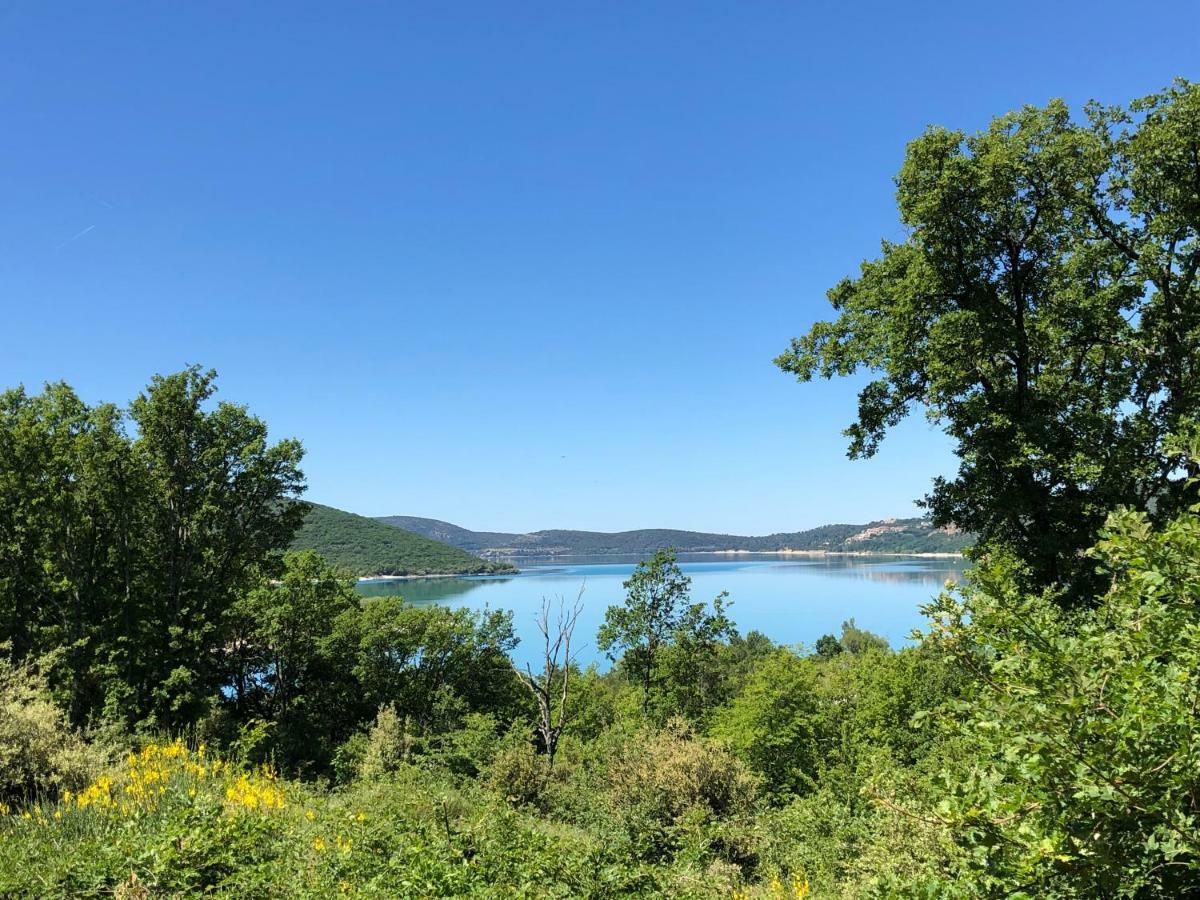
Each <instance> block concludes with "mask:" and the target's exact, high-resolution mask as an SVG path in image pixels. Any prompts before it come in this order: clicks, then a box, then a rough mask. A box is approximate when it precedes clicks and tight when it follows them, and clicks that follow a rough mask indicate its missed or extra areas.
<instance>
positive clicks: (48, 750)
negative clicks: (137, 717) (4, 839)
mask: <svg viewBox="0 0 1200 900" xmlns="http://www.w3.org/2000/svg"><path fill="white" fill-rule="evenodd" d="M107 761H108V760H107V755H106V754H105V753H104V750H103V748H102V747H101V746H100V745H99V744H89V743H87V742H85V741H84V740H83V737H82V736H81V735H80V734H79V733H78V732H76V731H75V730H74V729H73V728H72V727H71V725H70V723H69V722H68V721H67V717H66V715H64V713H63V711H62V710H61V709H59V708H58V707H57V706H56V705H55V704H54V702H53V701H52V700H51V698H50V691H49V689H48V687H47V685H46V681H45V678H44V676H43V675H42V673H41V671H39V670H38V669H37V668H35V667H33V666H32V665H28V664H26V665H19V666H14V665H12V664H10V663H9V662H7V661H6V660H4V659H2V658H0V804H3V805H7V806H10V807H11V806H14V805H16V804H18V803H20V802H28V801H30V800H33V799H34V798H37V797H42V796H55V795H57V794H58V793H59V792H60V791H62V790H64V789H66V790H79V789H80V788H82V787H84V786H86V785H87V784H88V782H90V781H91V780H92V778H94V777H95V776H96V775H97V774H99V772H100V771H102V770H103V768H104V766H105V765H106V763H107Z"/></svg>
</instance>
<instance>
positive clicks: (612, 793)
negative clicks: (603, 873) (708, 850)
mask: <svg viewBox="0 0 1200 900" xmlns="http://www.w3.org/2000/svg"><path fill="white" fill-rule="evenodd" d="M607 775H608V801H609V803H611V804H612V806H613V807H614V808H615V810H616V811H617V814H618V816H619V818H620V821H621V823H622V824H623V826H624V827H625V828H626V829H628V830H629V832H630V833H631V835H632V836H633V838H634V845H635V846H636V847H638V848H641V849H640V852H642V853H645V854H649V855H650V856H659V855H663V854H666V853H668V852H670V851H671V850H672V849H674V848H675V847H677V846H678V844H679V843H680V842H681V841H684V840H687V839H689V838H691V839H695V838H697V837H700V838H701V839H703V838H704V837H705V836H706V834H707V836H708V837H710V838H711V837H712V836H713V835H712V834H711V832H712V829H713V828H714V826H716V825H717V823H718V822H720V821H722V820H737V819H738V818H739V817H741V816H745V815H747V814H748V813H749V812H750V811H751V810H752V809H753V808H754V801H755V797H756V794H757V784H756V781H755V779H754V777H753V776H752V775H751V774H750V772H748V771H747V770H746V769H745V768H744V766H743V765H742V764H741V762H740V761H739V760H738V759H737V758H736V757H734V756H733V755H732V754H730V753H729V752H728V751H727V750H725V749H724V748H723V747H722V746H721V745H720V744H718V743H714V742H710V741H706V740H704V739H702V738H699V737H697V736H696V735H695V734H694V733H693V732H692V731H691V729H690V727H689V726H688V725H687V723H686V722H684V721H683V720H681V719H673V720H671V721H669V722H668V723H667V724H666V726H665V727H664V728H662V729H649V728H646V729H642V730H640V731H638V732H636V733H634V734H632V735H630V736H629V738H628V739H627V740H625V741H622V742H621V743H620V744H619V745H618V746H617V747H616V748H615V753H614V754H613V756H612V758H611V760H610V761H609V763H608V772H607Z"/></svg>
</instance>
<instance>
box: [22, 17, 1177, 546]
mask: <svg viewBox="0 0 1200 900" xmlns="http://www.w3.org/2000/svg"><path fill="white" fill-rule="evenodd" d="M1189 7H1190V11H1189ZM1174 10H1175V11H1174V13H1171V11H1170V10H1169V9H1168V8H1166V7H1164V8H1162V9H1161V10H1160V13H1161V14H1160V15H1154V16H1149V15H1139V14H1136V13H1134V12H1133V11H1132V7H1130V5H1129V4H1128V3H1120V4H1117V3H1110V2H1087V3H1084V2H1071V3H1046V2H1038V3H1025V2H1017V3H1006V4H1003V5H996V4H964V3H956V4H951V3H938V4H933V3H911V2H909V3H887V4H874V3H860V4H844V3H799V2H792V3H783V2H774V3H772V2H740V3H734V2H727V3H701V2H693V3H670V2H650V3H636V4H635V3H613V2H603V3H573V2H565V3H564V2H555V3H456V4H443V3H421V4H414V3H399V2H397V3H370V4H357V3H336V4H335V3H326V4H320V5H312V4H304V3H294V2H289V3H277V4H276V3H267V2H257V3H252V4H247V3H194V4H165V3H157V4H145V5H140V4H124V3H112V4H95V3H88V4H82V3H81V4H77V5H66V4H58V3H53V2H45V3H34V2H22V3H8V4H5V5H4V7H3V9H2V10H0V103H2V107H0V108H2V109H3V113H4V116H3V118H4V137H3V139H2V140H0V173H2V174H0V178H2V179H3V192H2V194H3V197H4V204H3V212H2V214H0V304H3V307H2V309H0V312H2V314H3V315H2V318H0V322H2V323H3V332H2V333H3V342H2V344H0V385H4V386H11V385H14V384H16V383H25V384H26V385H28V386H31V387H36V386H38V385H40V384H41V383H42V382H43V381H46V380H57V379H65V380H66V381H68V382H70V383H71V384H73V385H74V386H75V387H76V388H77V390H79V391H80V393H81V394H83V395H84V396H85V397H86V398H88V399H90V400H114V401H120V402H124V401H126V400H128V399H129V398H130V397H132V396H133V395H134V394H135V393H136V392H137V390H138V389H139V388H140V387H141V386H142V385H143V384H144V383H145V381H146V379H147V378H148V377H149V376H150V375H151V374H152V373H154V372H167V371H174V370H176V369H179V368H180V367H182V366H183V365H185V364H187V363H190V362H199V363H202V364H204V365H206V366H212V367H215V368H216V369H217V370H218V371H219V372H220V375H221V380H220V384H221V396H222V397H223V398H225V399H230V400H234V401H237V402H243V403H247V404H249V405H250V407H251V408H252V409H253V410H254V411H255V412H257V413H258V414H260V415H262V416H263V417H264V418H266V419H267V421H268V422H269V423H270V425H271V427H272V431H273V433H274V434H276V435H278V436H285V435H293V436H297V437H300V438H301V439H302V440H303V441H304V443H305V445H306V447H307V448H308V457H307V460H306V465H305V470H306V472H307V474H308V479H309V485H310V489H309V495H308V496H309V497H310V498H311V499H313V500H317V501H321V502H326V503H330V504H333V505H336V506H340V507H343V508H347V509H351V510H354V511H357V512H361V513H364V514H369V515H385V514H411V515H425V516H432V517H436V518H443V519H448V520H450V521H454V522H457V523H460V524H463V525H466V526H468V527H474V528H481V529H482V528H489V529H512V530H526V529H535V528H547V527H580V528H596V529H611V530H615V529H623V528H635V527H680V528H696V529H705V530H717V531H730V532H739V533H765V532H770V531H779V530H792V529H796V528H802V527H807V526H812V525H817V524H821V523H823V522H829V521H864V520H868V519H872V518H878V517H883V516H887V515H906V514H910V513H911V512H912V511H913V506H912V500H913V499H914V498H916V497H918V496H920V495H921V494H922V493H923V492H924V491H925V490H926V489H927V486H928V484H929V480H930V479H931V478H932V477H933V476H934V475H936V474H939V473H948V472H950V471H952V470H953V465H954V460H953V457H952V455H951V453H950V449H949V445H948V443H947V442H946V440H945V439H944V438H943V437H941V435H940V434H939V433H938V432H937V431H936V430H935V429H933V428H931V427H930V426H929V425H928V424H927V423H926V422H925V421H924V420H923V418H921V417H920V416H919V415H918V416H917V417H915V418H914V419H912V420H910V421H909V422H908V423H906V424H905V425H904V426H902V427H901V428H900V429H899V430H898V431H897V432H896V433H895V434H894V435H893V436H892V437H891V438H890V439H889V440H888V441H887V442H886V443H885V444H884V447H883V450H882V451H881V453H880V454H879V456H878V457H877V458H875V459H874V460H871V461H868V462H855V463H852V462H849V461H847V460H846V459H845V456H844V450H845V440H844V439H843V438H842V437H841V435H840V431H841V429H842V428H843V427H845V425H846V424H847V423H848V422H849V421H850V419H851V418H852V415H853V407H854V395H855V391H856V387H857V386H858V384H857V383H855V382H834V383H820V384H813V385H807V386H802V385H798V384H796V383H794V382H793V381H792V380H791V379H790V378H789V377H787V376H785V375H783V374H782V373H780V372H778V371H777V370H776V369H775V368H774V367H773V366H772V365H771V359H772V358H773V357H774V356H775V355H776V354H777V353H779V352H780V351H781V350H782V349H783V348H784V347H785V345H786V343H787V340H788V338H789V337H790V336H792V335H793V334H797V333H800V332H802V331H803V330H805V329H806V328H807V326H808V325H809V324H811V323H812V322H813V321H815V320H816V319H818V318H822V317H825V316H826V315H827V313H828V307H827V305H826V301H825V297H824V294H825V290H826V289H827V288H828V287H829V286H830V285H832V284H833V283H834V282H835V281H837V280H838V279H839V278H840V277H841V276H843V275H845V274H849V273H851V272H853V271H854V270H855V267H856V266H857V264H858V262H859V261H860V260H861V259H862V258H863V257H865V256H870V255H873V254H874V253H875V252H876V251H877V249H878V245H879V240H880V238H884V237H890V238H896V237H898V236H899V230H898V226H897V221H896V215H895V209H894V203H893V184H892V180H891V179H892V176H893V175H894V173H895V172H896V170H897V169H898V167H899V164H900V162H901V159H902V155H903V149H904V144H905V142H906V141H908V140H909V139H911V138H913V137H914V136H916V135H917V134H919V133H920V132H921V130H922V129H924V128H925V126H926V125H928V124H930V123H938V124H944V125H948V126H952V127H962V128H967V129H973V128H978V127H982V126H984V125H985V124H986V122H987V121H988V119H989V118H990V117H991V116H992V115H995V114H999V113H1002V112H1004V111H1007V110H1008V109H1011V108H1013V107H1015V106H1019V105H1021V104H1023V103H1042V102H1045V101H1046V100H1048V99H1050V98H1051V97H1056V96H1060V97H1064V98H1066V99H1067V100H1068V101H1069V102H1071V103H1072V104H1073V105H1078V104H1080V103H1082V102H1083V101H1084V100H1086V99H1088V98H1091V97H1095V98H1098V99H1101V100H1104V101H1111V102H1119V101H1126V100H1128V99H1129V98H1131V97H1134V96H1138V95H1141V94H1145V93H1149V92H1151V91H1153V90H1155V89H1157V88H1159V87H1162V86H1163V85H1165V84H1166V83H1168V82H1169V81H1170V79H1171V78H1172V77H1174V76H1176V75H1189V76H1192V77H1195V76H1197V75H1198V74H1200V73H1197V72H1196V63H1197V62H1198V61H1200V25H1197V22H1200V15H1197V12H1198V10H1197V7H1196V6H1195V5H1194V4H1184V5H1180V6H1177V7H1174ZM1164 22H1166V23H1167V26H1166V27H1164Z"/></svg>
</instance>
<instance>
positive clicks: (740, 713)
mask: <svg viewBox="0 0 1200 900" xmlns="http://www.w3.org/2000/svg"><path fill="white" fill-rule="evenodd" d="M817 677H818V673H817V668H816V666H814V665H813V663H812V662H811V661H809V660H807V659H803V658H801V657H799V656H796V655H795V654H794V653H792V652H791V651H790V650H783V649H780V650H777V651H775V653H774V654H773V655H772V656H771V657H769V658H768V659H767V660H765V661H764V662H763V663H762V664H761V665H760V666H759V667H758V668H757V669H756V670H755V672H754V675H753V676H751V678H750V680H749V682H748V683H747V684H746V687H745V688H744V689H743V690H742V692H741V693H740V694H739V695H738V696H737V697H736V698H735V699H734V700H733V701H732V702H731V703H730V704H729V705H728V706H727V707H725V708H724V709H722V710H721V711H720V712H718V713H717V715H716V718H715V719H714V721H713V726H712V733H713V734H714V735H716V736H717V737H719V738H721V739H723V740H724V741H726V742H727V743H728V744H729V746H730V747H732V748H733V750H734V751H735V752H736V753H738V754H739V755H740V756H742V757H743V758H744V759H746V761H747V762H748V763H749V764H750V766H751V768H752V769H753V770H754V771H755V772H757V773H758V774H759V775H761V776H762V778H763V780H764V782H765V783H766V786H767V788H768V789H769V790H771V791H773V792H776V793H782V794H789V793H792V794H794V793H804V792H806V791H807V790H809V789H810V788H811V787H812V786H813V784H814V783H815V777H816V774H817V768H818V763H819V759H820V741H821V736H820V734H819V733H818V729H819V727H820V723H819V719H818V711H817V709H818V697H817Z"/></svg>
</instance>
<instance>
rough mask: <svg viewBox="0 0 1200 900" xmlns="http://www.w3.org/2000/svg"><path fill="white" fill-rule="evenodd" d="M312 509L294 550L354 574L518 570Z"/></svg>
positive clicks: (345, 514) (338, 512)
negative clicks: (315, 555) (308, 552)
mask: <svg viewBox="0 0 1200 900" xmlns="http://www.w3.org/2000/svg"><path fill="white" fill-rule="evenodd" d="M308 507H309V511H308V514H307V515H306V516H305V517H304V524H303V526H302V527H301V528H300V530H299V532H297V534H296V537H295V539H294V540H293V541H292V544H291V546H292V549H294V550H315V551H317V552H318V553H320V554H321V555H322V556H323V557H325V558H326V559H327V560H329V562H330V563H332V564H333V565H335V566H337V567H338V568H340V569H345V570H346V571H348V572H351V573H353V574H355V575H361V576H371V575H491V574H494V573H501V572H514V571H516V569H515V568H514V567H513V566H512V565H511V564H509V563H503V562H492V561H489V560H483V559H480V558H479V557H477V556H472V555H471V554H470V553H467V552H465V551H463V550H460V549H458V548H457V547H451V546H449V545H447V544H444V543H441V542H440V541H436V540H432V539H431V538H427V537H423V536H422V535H419V534H414V533H413V532H410V531H404V530H403V529H400V528H392V527H389V526H387V525H384V524H382V523H381V522H379V521H378V520H376V519H368V518H367V517H365V516H356V515H354V513H348V512H343V511H342V510H340V509H334V508H333V507H331V506H321V505H320V504H317V503H310V504H308Z"/></svg>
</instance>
